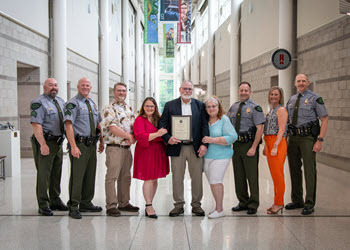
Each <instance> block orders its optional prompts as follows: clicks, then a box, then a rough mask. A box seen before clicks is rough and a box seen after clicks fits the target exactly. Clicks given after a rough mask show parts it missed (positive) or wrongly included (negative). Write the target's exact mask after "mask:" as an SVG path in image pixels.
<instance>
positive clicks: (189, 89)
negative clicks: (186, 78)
mask: <svg viewBox="0 0 350 250" xmlns="http://www.w3.org/2000/svg"><path fill="white" fill-rule="evenodd" d="M182 89H183V90H185V91H192V90H193V89H192V88H182Z"/></svg>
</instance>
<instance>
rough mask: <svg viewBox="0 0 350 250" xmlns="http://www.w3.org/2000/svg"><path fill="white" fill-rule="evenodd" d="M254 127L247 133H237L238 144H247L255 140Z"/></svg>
mask: <svg viewBox="0 0 350 250" xmlns="http://www.w3.org/2000/svg"><path fill="white" fill-rule="evenodd" d="M255 134H256V127H253V128H250V129H249V130H248V131H245V132H239V133H238V139H237V141H238V142H242V143H247V142H250V141H254V140H255Z"/></svg>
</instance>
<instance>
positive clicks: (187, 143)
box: [182, 141, 193, 145]
mask: <svg viewBox="0 0 350 250" xmlns="http://www.w3.org/2000/svg"><path fill="white" fill-rule="evenodd" d="M182 144H183V145H192V144H193V142H192V141H183V142H182Z"/></svg>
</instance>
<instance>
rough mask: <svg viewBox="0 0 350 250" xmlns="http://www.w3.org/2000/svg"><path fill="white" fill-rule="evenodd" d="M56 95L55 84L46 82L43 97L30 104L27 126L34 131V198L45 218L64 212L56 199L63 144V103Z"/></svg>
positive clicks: (57, 197) (59, 200)
mask: <svg viewBox="0 0 350 250" xmlns="http://www.w3.org/2000/svg"><path fill="white" fill-rule="evenodd" d="M57 94H58V86H57V81H56V80H55V79H53V78H49V79H47V80H46V81H45V84H44V94H42V95H40V96H39V97H38V98H36V99H35V100H33V101H32V102H31V104H30V109H31V113H30V122H31V124H32V127H33V131H34V135H33V136H32V137H31V143H32V148H33V155H34V162H35V167H36V169H37V179H36V197H37V200H38V205H39V213H40V214H42V215H45V216H51V215H53V212H52V210H60V211H67V210H68V208H67V206H66V205H65V204H64V203H63V202H62V201H61V199H60V197H59V196H60V194H61V173H62V156H63V153H62V142H63V140H64V124H63V113H62V111H63V108H64V101H63V99H61V98H59V97H58V96H57ZM48 191H49V194H48V193H47V192H48Z"/></svg>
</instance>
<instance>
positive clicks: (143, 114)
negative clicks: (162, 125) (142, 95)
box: [139, 97, 160, 128]
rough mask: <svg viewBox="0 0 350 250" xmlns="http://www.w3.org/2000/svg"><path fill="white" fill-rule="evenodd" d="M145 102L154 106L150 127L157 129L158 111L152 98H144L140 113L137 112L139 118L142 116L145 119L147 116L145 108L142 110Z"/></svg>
mask: <svg viewBox="0 0 350 250" xmlns="http://www.w3.org/2000/svg"><path fill="white" fill-rule="evenodd" d="M147 101H151V102H153V104H154V113H153V115H152V118H153V119H152V125H153V126H155V127H156V128H157V127H158V122H159V119H160V114H159V111H158V105H157V102H156V100H155V99H154V98H153V97H146V99H145V100H144V101H143V103H142V105H141V108H140V111H139V116H143V117H145V118H147V115H146V112H145V108H144V107H145V104H146V102H147Z"/></svg>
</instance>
